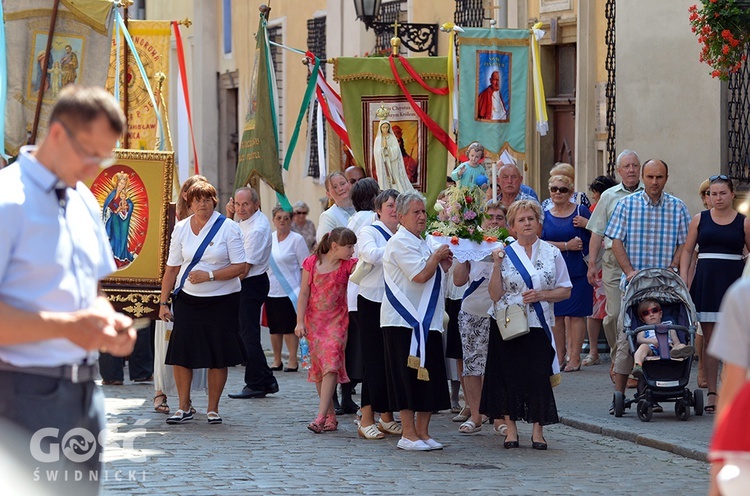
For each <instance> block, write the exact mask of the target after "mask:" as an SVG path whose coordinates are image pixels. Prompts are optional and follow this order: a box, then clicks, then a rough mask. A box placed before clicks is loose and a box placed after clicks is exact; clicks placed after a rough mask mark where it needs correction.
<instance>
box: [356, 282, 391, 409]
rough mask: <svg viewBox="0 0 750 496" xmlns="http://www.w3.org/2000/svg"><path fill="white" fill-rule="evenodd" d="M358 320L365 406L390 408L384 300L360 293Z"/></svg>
mask: <svg viewBox="0 0 750 496" xmlns="http://www.w3.org/2000/svg"><path fill="white" fill-rule="evenodd" d="M357 319H358V321H359V322H358V324H359V334H360V338H361V345H362V364H363V365H364V367H363V374H362V397H361V401H362V406H371V407H372V409H373V410H374V411H376V412H387V411H390V405H389V403H388V386H387V384H386V380H385V345H384V343H383V330H382V329H381V328H380V303H378V302H376V301H370V300H368V299H367V298H364V297H363V296H361V295H360V296H357Z"/></svg>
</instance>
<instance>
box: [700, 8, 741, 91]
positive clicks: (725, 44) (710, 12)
mask: <svg viewBox="0 0 750 496" xmlns="http://www.w3.org/2000/svg"><path fill="white" fill-rule="evenodd" d="M701 4H702V6H701V8H700V10H699V9H698V6H697V5H692V6H691V7H690V8H688V12H689V14H690V16H689V19H690V25H691V26H692V28H691V29H692V31H693V33H695V34H696V35H697V36H698V42H699V43H700V44H701V45H703V48H702V50H701V54H700V61H701V62H705V63H706V64H708V65H710V66H711V67H713V69H714V70H713V71H712V72H711V76H712V77H715V78H719V79H721V80H722V81H726V80H727V79H729V75H730V74H732V73H735V72H737V71H739V70H740V68H741V67H742V64H743V63H745V61H746V60H747V54H746V53H745V48H746V46H747V44H748V43H750V29H748V26H750V2H748V1H747V0H701Z"/></svg>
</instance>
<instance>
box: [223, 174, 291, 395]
mask: <svg viewBox="0 0 750 496" xmlns="http://www.w3.org/2000/svg"><path fill="white" fill-rule="evenodd" d="M230 202H232V200H230ZM233 203H234V205H233V206H234V213H235V214H236V215H237V218H238V219H239V224H240V229H241V230H242V239H243V242H244V243H245V256H246V257H247V274H246V275H245V276H244V277H243V278H242V293H241V294H240V336H241V337H242V343H243V344H244V345H245V351H246V352H247V364H246V365H245V387H244V388H242V391H240V392H238V393H230V394H229V397H230V398H242V399H245V398H263V397H265V395H267V394H273V393H278V392H279V383H278V382H276V378H275V377H274V376H273V372H272V371H271V368H270V367H269V366H268V362H267V361H266V355H265V353H263V346H262V345H261V343H260V309H261V307H262V306H263V302H264V301H266V296H268V274H266V271H268V259H269V258H270V256H271V224H270V223H269V222H268V219H267V218H266V216H265V215H263V212H261V211H260V199H259V198H258V193H257V192H256V191H255V190H254V189H253V188H247V187H245V188H240V189H238V190H237V191H236V192H235V194H234V199H233Z"/></svg>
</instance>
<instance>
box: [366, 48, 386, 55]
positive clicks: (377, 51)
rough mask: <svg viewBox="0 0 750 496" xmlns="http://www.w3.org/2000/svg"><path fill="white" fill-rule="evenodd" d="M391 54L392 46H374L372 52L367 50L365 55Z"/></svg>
mask: <svg viewBox="0 0 750 496" xmlns="http://www.w3.org/2000/svg"><path fill="white" fill-rule="evenodd" d="M390 54H391V49H390V48H373V50H372V52H365V55H364V56H365V57H388V56H390Z"/></svg>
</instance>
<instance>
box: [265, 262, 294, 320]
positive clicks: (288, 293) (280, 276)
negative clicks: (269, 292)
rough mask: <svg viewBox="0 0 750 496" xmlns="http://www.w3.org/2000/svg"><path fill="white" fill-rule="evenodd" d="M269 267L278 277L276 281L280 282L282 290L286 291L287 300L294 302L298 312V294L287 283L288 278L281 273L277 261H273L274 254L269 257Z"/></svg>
mask: <svg viewBox="0 0 750 496" xmlns="http://www.w3.org/2000/svg"><path fill="white" fill-rule="evenodd" d="M268 265H270V266H271V271H272V272H273V275H274V276H275V277H276V280H277V281H279V284H280V285H281V289H283V290H284V292H285V293H286V296H287V298H289V301H291V302H292V306H293V307H294V311H295V312H296V311H297V299H298V296H297V293H295V292H294V289H292V285H291V284H289V281H287V280H286V277H284V273H283V272H281V268H280V267H279V266H278V265H277V264H276V260H274V259H273V253H272V254H271V256H270V257H268Z"/></svg>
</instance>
